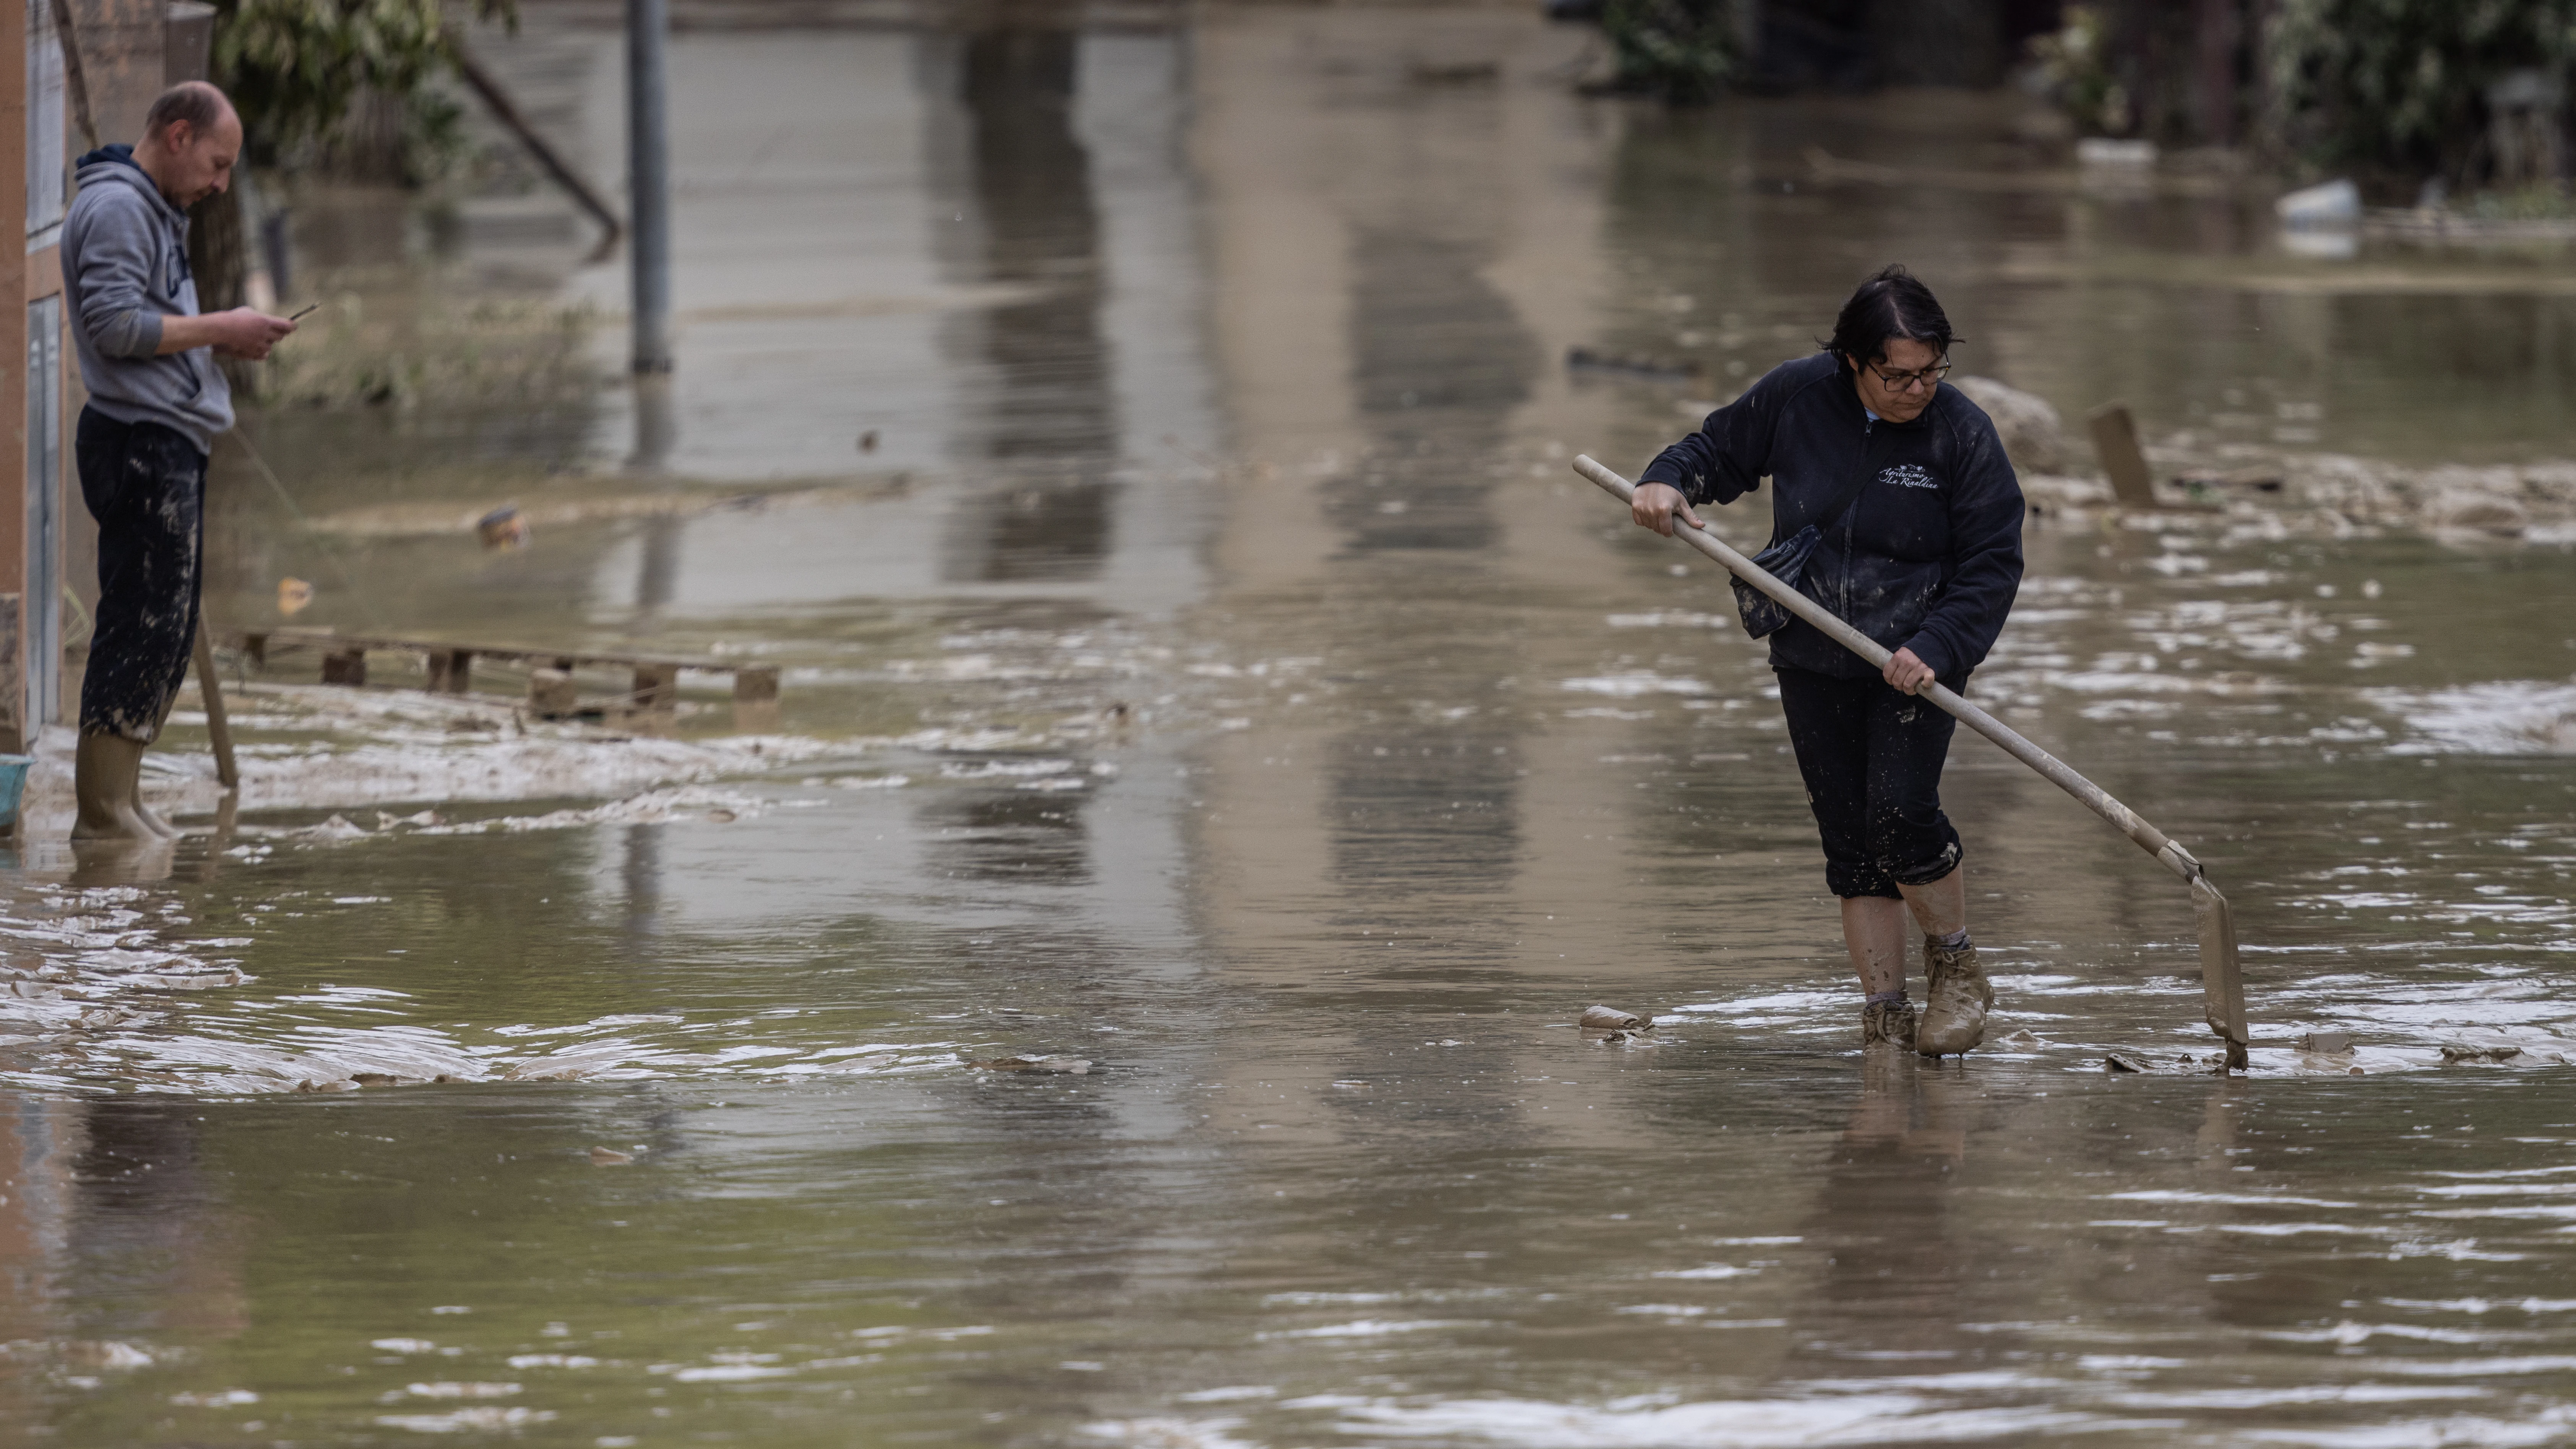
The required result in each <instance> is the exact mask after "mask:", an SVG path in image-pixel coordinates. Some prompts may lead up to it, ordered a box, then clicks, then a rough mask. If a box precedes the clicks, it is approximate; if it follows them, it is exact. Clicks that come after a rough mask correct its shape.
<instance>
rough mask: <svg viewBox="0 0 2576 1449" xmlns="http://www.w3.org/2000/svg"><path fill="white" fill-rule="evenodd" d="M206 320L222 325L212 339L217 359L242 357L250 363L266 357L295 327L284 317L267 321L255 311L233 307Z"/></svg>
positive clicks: (268, 318) (262, 314)
mask: <svg viewBox="0 0 2576 1449" xmlns="http://www.w3.org/2000/svg"><path fill="white" fill-rule="evenodd" d="M210 320H213V321H216V322H220V323H222V324H224V330H223V332H222V333H221V334H219V335H218V336H217V337H216V339H215V355H216V356H218V357H243V358H248V359H249V360H251V361H253V362H257V361H259V360H260V359H261V358H264V357H266V356H268V350H269V349H270V348H272V347H275V346H276V345H277V340H278V339H279V338H281V337H284V336H285V335H286V334H288V333H290V332H292V331H294V330H295V324H294V323H293V322H291V321H288V320H287V319H286V318H284V317H271V316H270V315H268V314H267V313H265V312H262V311H260V310H259V309H258V308H256V307H235V308H234V309H232V310H231V311H229V312H218V313H216V314H215V315H214V317H213V318H212V319H210Z"/></svg>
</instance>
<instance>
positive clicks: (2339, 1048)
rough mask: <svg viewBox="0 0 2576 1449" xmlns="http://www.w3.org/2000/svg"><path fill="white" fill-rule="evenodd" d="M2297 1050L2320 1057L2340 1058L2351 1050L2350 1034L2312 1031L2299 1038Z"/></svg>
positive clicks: (2345, 1032) (2346, 1032)
mask: <svg viewBox="0 0 2576 1449" xmlns="http://www.w3.org/2000/svg"><path fill="white" fill-rule="evenodd" d="M2299 1050H2301V1051H2303V1052H2315V1053H2317V1054H2318V1055H2320V1056H2341V1055H2345V1054H2348V1053H2349V1052H2351V1050H2352V1033H2351V1032H2348V1031H2312V1032H2309V1033H2308V1034H2307V1035H2306V1036H2303V1037H2300V1038H2299Z"/></svg>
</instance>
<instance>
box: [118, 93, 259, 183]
mask: <svg viewBox="0 0 2576 1449" xmlns="http://www.w3.org/2000/svg"><path fill="white" fill-rule="evenodd" d="M241 143H242V126H241V117H240V116H238V115H236V114H234V112H233V103H232V102H231V101H228V100H226V99H224V93H223V92H222V91H219V90H217V89H215V88H214V87H213V86H210V85H208V84H206V83H205V82H204V81H181V82H179V83H178V84H177V85H175V86H172V87H170V88H169V89H168V90H166V91H163V92H162V93H161V95H160V97H159V98H158V99H156V100H155V101H153V102H152V109H151V110H149V111H146V112H144V113H143V144H142V145H140V146H137V147H135V148H134V164H135V165H137V166H140V167H142V168H143V170H144V171H145V173H147V174H148V175H150V176H151V178H152V180H153V182H154V183H155V184H157V185H158V186H159V187H160V188H161V194H162V195H164V196H166V197H168V198H170V201H171V204H172V205H174V206H177V207H180V208H181V209H183V210H184V209H186V208H188V207H191V206H194V205H196V204H197V203H198V202H200V201H202V200H204V199H205V198H206V197H208V196H211V195H213V194H214V193H215V192H218V191H221V190H223V189H224V188H225V187H227V186H230V185H231V184H232V178H233V162H234V160H235V159H236V158H238V157H239V156H240V154H241Z"/></svg>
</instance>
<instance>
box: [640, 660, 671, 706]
mask: <svg viewBox="0 0 2576 1449" xmlns="http://www.w3.org/2000/svg"><path fill="white" fill-rule="evenodd" d="M679 702H680V666H678V665H676V664H638V665H636V666H635V707H636V708H637V709H646V710H657V711H658V710H668V709H671V708H674V707H675V706H677V705H678V704H679Z"/></svg>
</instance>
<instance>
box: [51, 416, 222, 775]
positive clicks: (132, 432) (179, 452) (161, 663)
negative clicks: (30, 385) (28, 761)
mask: <svg viewBox="0 0 2576 1449" xmlns="http://www.w3.org/2000/svg"><path fill="white" fill-rule="evenodd" d="M72 457H73V460H74V462H75V463H77V464H78V466H79V468H80V485H81V501H83V502H84V503H87V504H88V505H89V516H90V517H92V518H95V519H97V520H98V618H97V621H96V623H95V624H94V625H93V626H92V628H91V630H90V640H89V668H88V669H87V671H86V672H84V673H83V674H82V676H81V708H80V727H81V733H83V734H100V735H123V736H125V737H126V738H127V739H130V740H134V741H137V742H139V743H142V744H147V745H148V744H150V743H152V741H153V739H154V737H156V736H157V735H159V734H160V733H161V721H162V719H163V718H164V717H166V716H167V715H168V714H169V713H170V705H171V702H172V701H173V700H175V699H177V698H178V695H179V685H180V683H181V682H182V681H184V680H185V679H186V678H187V677H188V660H189V658H190V656H191V655H192V654H193V653H194V652H195V649H196V644H197V592H198V589H199V586H200V584H201V583H202V581H203V578H204V574H205V557H206V525H205V518H206V455H205V454H203V453H200V452H198V451H197V445H196V444H195V443H193V442H190V441H189V440H188V438H187V436H186V435H185V434H183V433H180V432H177V431H175V430H173V429H170V428H166V427H163V426H162V425H160V424H159V423H120V422H118V421H117V420H116V419H114V418H111V417H108V416H107V415H106V414H104V413H101V412H98V411H96V410H95V409H92V408H83V409H81V415H80V427H79V429H78V430H77V431H76V432H75V433H74V434H73V438H72Z"/></svg>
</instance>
